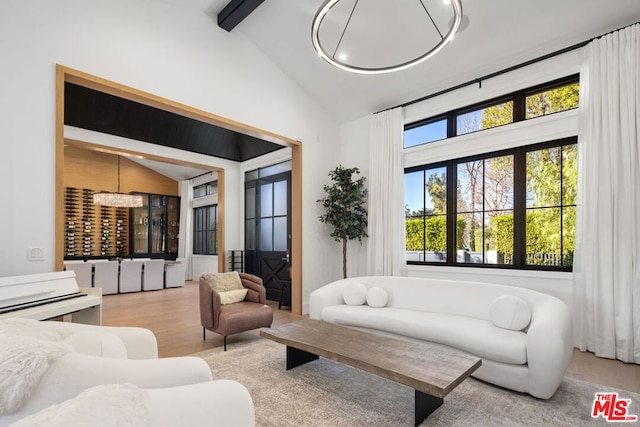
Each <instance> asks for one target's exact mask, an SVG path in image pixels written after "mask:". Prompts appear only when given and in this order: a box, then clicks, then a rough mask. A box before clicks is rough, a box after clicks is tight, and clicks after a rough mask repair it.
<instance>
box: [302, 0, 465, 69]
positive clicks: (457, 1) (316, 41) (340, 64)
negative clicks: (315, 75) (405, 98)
mask: <svg viewBox="0 0 640 427" xmlns="http://www.w3.org/2000/svg"><path fill="white" fill-rule="evenodd" d="M341 1H343V0H326V1H325V2H324V3H323V4H322V6H320V8H319V9H318V11H317V12H316V15H315V17H314V18H313V24H312V27H311V41H312V43H313V48H314V49H315V50H316V52H317V53H318V55H319V56H320V57H321V58H322V59H324V60H325V61H327V62H328V63H329V64H331V65H333V66H334V67H337V68H340V69H341V70H344V71H349V72H351V73H359V74H383V73H391V72H394V71H400V70H405V69H407V68H409V67H413V66H414V65H417V64H419V63H421V62H423V61H426V60H427V59H429V58H431V57H432V56H433V55H435V54H436V53H438V52H439V51H441V50H442V49H443V48H444V47H445V46H446V45H447V44H448V43H449V42H450V41H451V40H452V39H453V37H454V36H455V35H456V33H457V32H458V30H459V29H460V24H461V22H462V3H461V0H445V1H444V3H445V4H449V5H450V6H451V7H452V9H453V19H452V20H450V21H449V29H448V32H447V33H446V34H444V35H443V34H442V33H441V32H440V29H439V28H438V26H437V25H436V24H435V22H434V20H433V18H432V17H431V14H430V13H429V11H428V10H427V7H426V6H425V5H424V3H423V0H417V1H419V2H420V4H421V6H422V8H423V9H424V11H425V12H426V15H427V17H425V18H426V19H427V22H429V23H430V24H431V25H433V27H434V28H435V29H436V31H437V32H438V34H439V35H440V41H439V42H438V43H436V44H435V45H434V46H433V47H431V48H430V49H428V50H427V51H426V52H424V53H423V54H421V55H419V56H417V57H415V58H413V59H411V60H408V61H406V62H401V63H398V64H395V65H389V66H384V67H361V66H357V65H353V64H348V63H347V62H345V61H344V60H343V59H341V58H340V57H339V55H338V57H336V53H337V52H338V50H339V48H340V43H341V42H342V38H343V37H344V35H345V33H346V32H347V27H348V26H349V22H350V21H351V18H352V17H353V13H354V11H355V9H356V6H357V4H358V0H355V3H354V6H353V8H352V10H351V14H350V15H349V19H348V20H347V22H346V24H345V26H344V29H343V30H342V35H341V37H340V40H339V41H338V44H337V46H336V47H335V49H334V53H333V54H331V53H329V51H328V50H327V49H326V46H323V45H322V43H321V42H320V37H319V34H318V33H319V31H320V27H321V26H322V22H323V20H324V19H325V17H326V16H327V14H328V13H329V11H330V10H331V9H332V8H333V7H334V6H336V5H337V4H338V3H340V2H341ZM382 1H388V0H382Z"/></svg>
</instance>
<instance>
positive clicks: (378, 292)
mask: <svg viewBox="0 0 640 427" xmlns="http://www.w3.org/2000/svg"><path fill="white" fill-rule="evenodd" d="M388 300H389V296H388V295H387V291H385V290H384V289H382V288H379V287H377V286H374V287H372V288H370V289H369V290H368V291H367V304H368V305H369V306H370V307H376V308H380V307H384V306H385V305H387V301H388Z"/></svg>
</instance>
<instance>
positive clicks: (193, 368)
mask: <svg viewBox="0 0 640 427" xmlns="http://www.w3.org/2000/svg"><path fill="white" fill-rule="evenodd" d="M9 322H10V323H9ZM25 322H28V323H25ZM21 339H24V340H27V341H25V343H26V344H27V345H33V344H36V345H33V347H26V346H24V345H22V344H19V343H18V342H19V340H21ZM0 340H3V341H5V342H7V345H6V346H5V347H4V349H2V350H0V355H1V354H5V353H7V349H8V348H11V347H12V346H11V342H12V341H13V342H14V343H18V344H16V345H15V346H13V347H15V348H17V349H18V350H20V351H21V353H19V354H20V355H21V356H22V358H23V359H25V360H30V358H31V357H32V354H31V353H32V352H47V351H49V349H50V348H51V347H53V348H54V349H56V348H57V349H59V348H60V346H64V349H63V350H62V351H57V353H56V354H55V355H54V356H51V357H49V356H47V357H48V362H44V369H45V371H44V373H42V374H40V375H38V376H37V377H33V378H35V379H36V381H35V383H34V382H33V380H32V379H29V381H30V383H32V384H34V386H33V387H31V388H29V393H28V395H27V398H26V399H20V401H21V403H20V405H19V406H18V408H17V409H16V410H11V411H8V412H4V413H2V412H0V426H6V425H9V424H11V423H14V422H17V421H19V420H21V419H23V418H25V417H27V416H30V415H34V414H36V413H39V412H41V411H43V410H45V411H46V408H48V407H50V406H52V405H59V404H64V403H65V402H67V401H69V400H71V399H75V398H77V396H78V395H80V394H81V393H82V392H84V391H86V390H88V389H92V388H95V387H97V386H105V385H121V384H131V385H132V386H135V387H137V388H139V389H141V390H143V393H144V395H145V396H147V397H146V401H147V405H146V406H147V407H148V408H149V414H148V418H147V421H148V422H147V423H146V425H150V426H164V425H167V426H168V425H177V424H178V423H177V422H173V421H176V420H177V419H180V420H181V422H182V423H185V425H194V426H198V425H209V424H211V423H212V422H222V423H223V424H226V425H231V424H233V425H253V424H254V421H253V420H254V417H255V414H254V407H253V401H252V399H251V397H250V395H249V393H248V391H247V390H246V389H245V388H244V387H243V386H242V385H240V384H238V383H235V382H233V381H212V375H211V369H210V368H209V366H208V365H207V363H206V362H205V361H204V360H203V359H201V358H198V357H168V358H158V348H157V343H156V338H155V336H154V335H153V333H152V332H151V331H149V330H147V329H144V328H136V327H105V326H93V325H82V324H75V323H66V322H49V321H47V322H37V321H30V320H27V319H20V320H14V319H11V320H1V321H0ZM29 340H30V341H29ZM3 351H4V352H5V353H3ZM14 354H15V353H7V354H6V356H5V357H9V358H11V357H12V356H13V355H14ZM33 360H34V362H35V363H38V364H40V363H43V359H42V358H41V357H39V356H38V355H35V356H33ZM21 363H22V362H21ZM22 365H24V363H22ZM16 368H18V369H16ZM2 370H4V373H2ZM7 371H8V372H16V371H17V374H16V375H18V376H19V377H20V379H21V380H22V378H24V377H25V373H24V372H26V373H28V375H29V376H31V375H33V374H34V373H33V372H32V371H31V368H28V367H25V368H23V367H22V366H21V364H18V363H16V362H15V361H12V360H8V362H7V363H5V361H3V360H0V373H1V374H2V375H1V376H0V380H1V381H0V382H2V384H3V387H4V386H5V385H6V384H14V383H13V381H12V380H11V378H10V375H9V376H6V374H7ZM14 389H15V390H18V393H15V394H13V393H12V394H11V396H16V395H18V396H19V395H20V394H19V392H22V393H24V392H23V391H22V390H24V389H23V388H22V387H21V386H18V387H14V386H12V388H11V390H14ZM7 390H8V389H7ZM0 397H1V396H0ZM230 397H233V403H234V404H231V403H232V402H230V401H229V398H230ZM0 400H2V399H0ZM90 400H91V399H90ZM94 400H95V399H94ZM0 403H3V402H0ZM5 403H6V402H5ZM120 404H122V405H124V404H126V402H124V401H123V402H116V403H113V399H112V402H111V405H112V406H111V407H110V408H109V407H107V409H105V410H109V409H110V410H113V405H116V406H119V405H120ZM76 406H78V405H76ZM0 407H1V405H0ZM67 412H68V411H67ZM171 420H173V421H171ZM226 421H228V423H227V422H226ZM43 425H47V423H45V424H43ZM78 425H82V422H79V423H78Z"/></svg>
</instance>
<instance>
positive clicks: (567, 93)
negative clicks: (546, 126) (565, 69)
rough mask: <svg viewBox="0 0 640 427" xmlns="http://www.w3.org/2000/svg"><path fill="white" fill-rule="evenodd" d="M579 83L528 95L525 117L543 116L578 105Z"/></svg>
mask: <svg viewBox="0 0 640 427" xmlns="http://www.w3.org/2000/svg"><path fill="white" fill-rule="evenodd" d="M579 92H580V84H579V83H573V84H570V85H567V86H562V87H559V88H556V89H551V90H548V91H544V92H540V93H536V94H534V95H529V96H528V97H527V100H526V106H525V108H526V111H525V114H526V118H527V119H531V118H533V117H539V116H544V115H545V114H551V113H555V112H558V111H564V110H570V109H572V108H576V107H577V106H578V95H579Z"/></svg>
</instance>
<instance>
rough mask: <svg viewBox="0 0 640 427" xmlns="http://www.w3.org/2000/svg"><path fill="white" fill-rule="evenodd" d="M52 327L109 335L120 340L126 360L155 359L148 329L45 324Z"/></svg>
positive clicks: (78, 324) (153, 337)
mask: <svg viewBox="0 0 640 427" xmlns="http://www.w3.org/2000/svg"><path fill="white" fill-rule="evenodd" d="M46 324H47V325H50V326H52V327H61V328H62V327H63V328H66V329H71V330H73V331H74V332H95V333H101V332H102V333H109V334H113V335H115V336H117V337H118V338H120V340H121V341H122V343H123V344H124V347H125V348H126V350H127V358H128V359H157V358H158V342H157V340H156V337H155V335H154V334H153V332H151V331H150V330H149V329H146V328H139V327H132V326H97V325H85V324H81V323H69V322H62V323H61V322H46Z"/></svg>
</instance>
